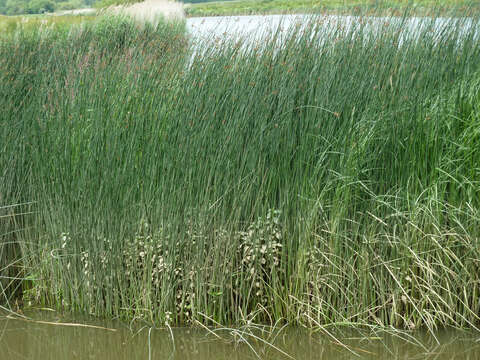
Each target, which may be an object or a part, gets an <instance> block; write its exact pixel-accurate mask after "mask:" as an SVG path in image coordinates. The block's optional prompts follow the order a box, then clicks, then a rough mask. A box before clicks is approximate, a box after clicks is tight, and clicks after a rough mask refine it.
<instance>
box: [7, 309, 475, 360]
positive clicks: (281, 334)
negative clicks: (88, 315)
mask: <svg viewBox="0 0 480 360" xmlns="http://www.w3.org/2000/svg"><path fill="white" fill-rule="evenodd" d="M30 317H31V318H35V319H36V320H38V319H41V321H44V322H31V321H25V320H18V319H9V318H7V317H6V316H2V317H1V318H0V359H2V360H3V359H11V360H17V359H35V360H38V359H40V360H41V359H112V360H123V359H125V360H126V359H185V360H189V359H196V360H207V359H208V360H221V359H228V360H237V359H238V360H240V359H259V358H260V359H267V360H269V359H272V360H273V359H288V358H289V357H288V356H286V355H284V354H282V352H285V353H287V354H289V356H291V357H292V358H294V359H302V360H303V359H305V360H309V359H312V360H313V359H316V360H321V359H359V358H361V359H478V358H480V341H479V339H480V334H478V333H472V332H460V331H442V332H439V333H437V334H435V337H436V338H437V340H438V342H437V341H436V340H435V337H434V336H431V335H429V334H426V333H416V334H411V333H410V334H407V333H405V334H403V335H400V334H398V335H392V334H386V333H377V334H375V335H372V334H370V335H369V336H365V334H359V333H358V332H353V331H352V330H348V331H340V330H336V331H335V332H332V331H330V332H329V335H327V334H326V333H320V332H309V331H308V330H306V329H298V328H296V329H292V328H288V329H278V330H274V331H271V330H270V331H264V332H263V333H262V331H260V330H257V331H255V332H252V328H249V329H245V328H238V329H236V330H231V329H230V330H229V329H212V330H213V331H214V333H212V332H210V331H207V330H205V329H201V328H194V329H187V328H176V329H172V332H171V333H170V331H169V330H168V329H152V330H150V328H149V327H147V326H144V327H142V326H137V327H136V328H135V329H132V328H129V327H128V324H124V323H121V322H115V321H98V320H96V321H95V320H91V319H90V320H89V321H86V320H85V319H84V320H79V319H76V320H72V319H67V318H65V317H62V318H61V319H60V317H59V316H57V315H56V314H55V313H46V314H45V313H35V314H33V315H32V314H30ZM45 322H53V323H56V322H62V323H66V322H71V323H76V324H79V323H82V324H84V323H86V324H90V325H95V326H101V327H105V328H107V329H101V328H87V327H78V326H59V325H55V324H51V323H45ZM111 330H114V331H111ZM264 341H268V343H270V344H272V345H274V346H275V347H277V348H274V347H273V346H271V345H269V344H267V343H266V342H264Z"/></svg>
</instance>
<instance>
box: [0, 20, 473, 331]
mask: <svg viewBox="0 0 480 360" xmlns="http://www.w3.org/2000/svg"><path fill="white" fill-rule="evenodd" d="M400 20H401V19H400ZM406 20H407V19H406V18H405V19H403V21H399V19H395V18H391V19H388V20H387V21H385V23H384V24H383V25H381V26H380V27H379V28H378V30H376V31H372V30H371V29H372V25H371V24H369V22H371V21H372V20H371V19H370V18H359V19H358V22H355V23H354V24H353V25H352V26H350V27H348V26H345V25H344V24H342V23H341V22H338V23H333V22H330V24H328V26H325V24H322V22H324V21H326V20H325V19H323V18H311V19H309V20H308V24H306V25H305V24H304V25H302V26H296V27H292V29H291V31H290V32H289V35H288V36H287V38H286V39H285V38H284V39H282V41H281V45H279V41H278V39H279V38H280V37H281V36H282V35H281V33H280V32H277V33H276V34H274V36H273V38H272V39H271V40H268V41H266V42H262V43H260V44H255V43H248V40H246V41H247V42H246V43H242V42H241V41H240V42H239V41H234V40H228V39H224V40H222V41H221V42H220V43H219V44H217V45H214V44H212V43H205V44H203V46H204V48H203V50H204V51H195V52H194V53H193V54H189V53H188V49H187V48H186V45H185V44H186V43H185V41H186V38H185V34H184V32H183V29H182V27H181V26H177V25H174V24H171V23H165V24H163V23H162V24H163V25H161V26H160V28H158V29H154V28H152V27H148V26H147V27H141V26H139V25H135V24H134V23H132V22H130V21H127V20H125V19H123V20H113V19H105V20H102V21H101V22H100V23H99V24H94V25H85V26H84V27H83V28H72V29H71V30H68V31H64V32H61V31H56V30H54V29H53V30H48V31H39V32H22V31H19V32H17V33H15V35H14V36H12V37H9V38H6V39H5V40H4V41H3V42H2V45H1V48H0V51H1V52H2V56H1V57H0V59H2V60H0V62H1V63H0V64H1V66H0V68H1V69H2V71H1V74H2V76H3V78H2V81H1V84H2V85H0V86H1V88H0V93H1V95H2V96H1V97H0V101H1V102H2V104H1V105H2V106H3V108H4V109H7V111H5V112H4V113H3V114H2V117H1V118H0V119H1V121H2V133H1V137H2V138H1V140H2V141H1V142H0V143H1V144H2V147H3V149H2V150H3V151H2V152H1V155H0V156H1V164H2V167H3V169H4V170H3V172H2V174H3V175H2V176H3V179H4V181H3V182H2V186H1V187H0V193H1V194H3V198H4V199H5V200H4V201H7V203H8V202H10V203H15V202H21V201H31V200H34V201H37V205H36V206H37V210H38V213H37V214H36V215H35V216H34V217H33V218H32V219H29V220H28V222H29V223H28V225H29V226H30V228H31V229H32V230H31V231H29V232H28V238H27V239H28V243H29V244H33V245H31V246H30V247H29V248H28V249H24V251H25V254H27V255H30V257H29V263H28V266H29V268H30V269H31V272H32V274H34V275H35V276H34V277H35V278H36V279H38V280H37V281H35V282H34V283H33V287H32V289H30V291H29V292H27V296H26V298H28V297H29V299H30V300H31V301H36V302H45V303H52V304H57V305H58V306H64V307H65V308H68V309H73V310H77V311H85V312H89V313H94V314H97V315H109V316H122V317H125V318H140V319H147V320H149V321H153V322H168V323H194V322H195V321H200V322H202V323H208V321H209V320H208V318H211V319H214V320H215V321H218V322H221V323H238V322H243V321H245V322H248V321H262V322H271V323H274V322H275V321H277V320H278V319H284V320H286V321H290V322H294V323H300V324H308V325H311V326H324V325H325V324H327V325H328V324H330V325H331V324H357V325H365V326H369V325H371V324H376V325H381V326H389V325H393V326H398V327H407V328H415V327H420V326H426V327H428V328H429V329H431V330H433V329H434V328H435V327H436V326H441V325H451V326H457V327H462V326H477V325H478V307H479V306H480V304H479V303H478V300H477V299H478V296H477V293H478V287H477V282H478V275H477V274H478V261H477V260H476V259H478V255H479V254H478V246H477V245H478V236H479V233H478V229H479V205H480V204H479V199H480V197H479V195H480V194H479V184H478V180H477V179H478V175H479V171H480V170H479V169H480V165H479V164H480V153H479V150H477V146H475V144H476V143H478V140H480V139H478V137H479V132H478V128H479V125H480V123H479V118H480V115H479V112H478V96H479V95H478V84H479V82H478V81H479V79H480V77H479V68H478V66H479V65H478V63H479V62H478V61H477V60H478V58H479V54H480V47H479V45H478V42H477V41H476V40H477V38H476V36H477V35H476V31H478V18H477V17H476V16H474V15H472V16H471V17H470V18H464V19H450V20H444V21H445V22H444V23H443V25H441V26H443V27H442V28H441V29H438V28H437V26H438V25H436V23H435V21H437V19H436V18H429V19H423V20H422V21H423V25H424V26H422V27H419V28H416V29H415V28H412V27H409V26H408V25H407V23H408V22H407V21H406ZM468 24H470V25H471V27H470V30H469V31H468V32H462V31H460V30H461V29H462V27H463V26H466V25H468ZM433 30H435V31H433ZM197 46H201V45H197ZM13 54H22V56H21V57H19V56H13ZM20 59H22V60H20ZM25 236H27V235H25ZM27 239H26V240H27Z"/></svg>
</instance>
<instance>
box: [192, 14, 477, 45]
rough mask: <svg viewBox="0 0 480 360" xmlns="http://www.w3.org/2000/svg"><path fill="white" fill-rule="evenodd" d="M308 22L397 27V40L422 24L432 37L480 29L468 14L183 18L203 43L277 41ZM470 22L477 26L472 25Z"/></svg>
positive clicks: (323, 29) (331, 28) (327, 29)
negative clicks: (398, 33) (294, 28)
mask: <svg viewBox="0 0 480 360" xmlns="http://www.w3.org/2000/svg"><path fill="white" fill-rule="evenodd" d="M307 23H310V24H311V23H315V26H317V29H320V30H318V31H317V35H319V34H322V33H324V34H327V33H336V34H338V35H341V34H346V33H348V31H350V30H353V31H356V29H358V28H360V27H361V28H362V29H363V33H364V34H365V32H367V33H371V34H376V33H378V32H379V31H383V29H385V28H386V27H391V28H392V27H393V28H394V30H395V31H400V32H401V33H402V35H401V36H400V43H401V42H402V41H403V40H402V39H404V38H406V37H411V36H415V34H416V33H418V30H419V29H421V28H424V27H425V28H427V29H429V32H430V33H431V34H432V35H433V36H434V37H435V35H437V36H442V34H445V33H449V32H451V31H458V32H459V33H460V34H467V33H471V32H472V31H473V32H474V33H475V38H476V39H478V37H479V35H480V29H479V28H478V24H474V22H472V20H471V19H468V18H440V17H439V18H435V19H432V18H428V17H423V18H422V17H411V18H408V19H403V18H395V17H358V16H337V15H301V14H299V15H298V14H297V15H265V16H263V15H253V16H220V17H199V18H188V19H187V20H186V26H187V31H188V32H189V33H190V34H191V35H192V37H193V38H194V41H197V42H199V43H200V44H203V43H204V42H205V41H206V42H216V43H220V44H221V42H222V41H223V40H224V39H225V38H231V39H232V38H233V39H246V40H248V43H251V42H255V41H260V42H261V41H264V40H265V39H268V38H269V37H272V34H276V35H277V37H278V39H279V42H281V40H282V37H285V36H287V35H288V33H290V30H291V29H292V27H295V26H300V27H302V26H305V24H307ZM358 25H361V26H358ZM473 26H476V28H475V29H473Z"/></svg>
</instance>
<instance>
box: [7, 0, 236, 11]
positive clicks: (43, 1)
mask: <svg viewBox="0 0 480 360" xmlns="http://www.w3.org/2000/svg"><path fill="white" fill-rule="evenodd" d="M209 1H212V0H183V1H182V2H184V3H192V4H195V3H204V2H209ZM215 1H228V0H215ZM97 2H100V0H0V14H3V15H21V14H43V13H48V12H53V11H56V10H71V9H80V8H85V7H92V6H93V5H94V4H95V3H97ZM118 2H122V1H121V0H117V1H115V3H118ZM125 2H138V0H134V1H132V0H125Z"/></svg>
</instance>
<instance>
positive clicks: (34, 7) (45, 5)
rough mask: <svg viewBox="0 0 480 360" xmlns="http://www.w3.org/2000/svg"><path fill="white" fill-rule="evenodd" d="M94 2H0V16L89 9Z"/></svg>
mask: <svg viewBox="0 0 480 360" xmlns="http://www.w3.org/2000/svg"><path fill="white" fill-rule="evenodd" d="M95 2H96V1H95V0H0V14H3V15H21V14H43V13H48V12H53V11H56V10H71V9H79V8H84V7H91V6H92V5H93V4H94V3H95Z"/></svg>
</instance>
